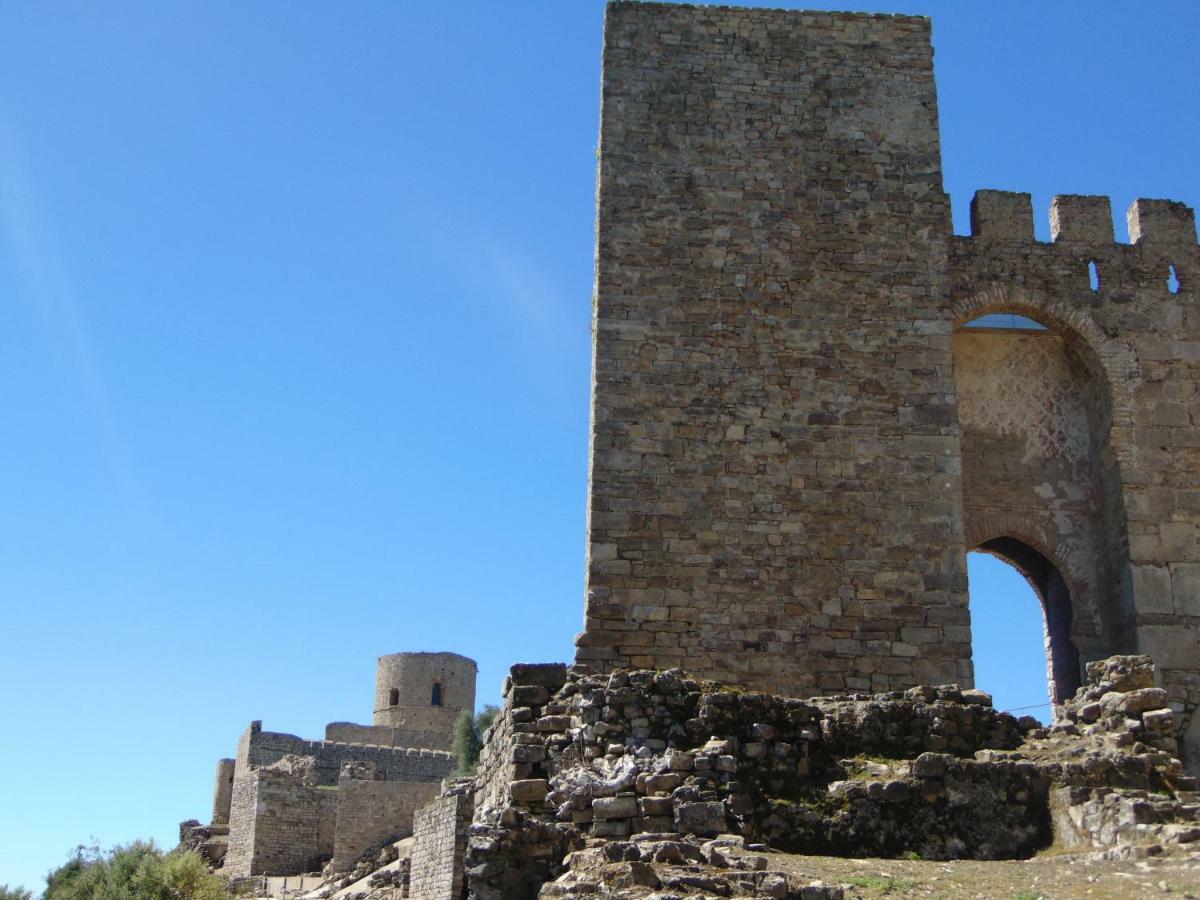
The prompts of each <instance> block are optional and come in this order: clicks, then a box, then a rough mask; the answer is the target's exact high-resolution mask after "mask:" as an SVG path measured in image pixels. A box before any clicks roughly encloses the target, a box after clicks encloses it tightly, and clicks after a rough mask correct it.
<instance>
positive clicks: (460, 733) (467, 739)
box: [453, 704, 500, 778]
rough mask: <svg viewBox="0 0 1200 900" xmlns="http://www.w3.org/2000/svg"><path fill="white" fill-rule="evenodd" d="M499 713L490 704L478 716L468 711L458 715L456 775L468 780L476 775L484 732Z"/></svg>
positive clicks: (455, 731) (498, 709)
mask: <svg viewBox="0 0 1200 900" xmlns="http://www.w3.org/2000/svg"><path fill="white" fill-rule="evenodd" d="M499 712H500V708H499V707H498V706H492V705H491V704H488V705H487V706H485V707H484V708H483V710H482V712H480V713H478V714H477V715H472V714H471V711H470V710H467V709H464V710H463V711H462V712H460V713H459V714H458V718H457V719H455V720H454V744H453V750H454V755H455V756H457V757H458V768H457V769H456V770H455V772H454V774H455V775H457V776H459V777H460V778H466V777H468V776H471V775H474V774H475V769H476V768H478V767H479V751H480V750H482V749H483V735H484V732H486V731H487V730H488V728H490V727H491V724H492V721H493V720H494V719H495V718H496V714H497V713H499Z"/></svg>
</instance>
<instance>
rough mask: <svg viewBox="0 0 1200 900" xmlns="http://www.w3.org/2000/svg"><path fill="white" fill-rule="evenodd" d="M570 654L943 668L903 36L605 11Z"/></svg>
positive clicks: (909, 85)
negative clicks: (588, 390) (585, 540)
mask: <svg viewBox="0 0 1200 900" xmlns="http://www.w3.org/2000/svg"><path fill="white" fill-rule="evenodd" d="M598 204H599V210H598V229H597V231H598V233H597V256H596V259H597V265H596V293H595V329H594V334H595V346H594V353H595V358H594V384H593V394H592V396H593V407H592V409H593V413H592V464H591V483H590V504H589V541H590V544H589V553H588V561H587V591H588V594H587V609H586V621H585V630H584V632H583V634H581V635H580V637H579V638H578V639H577V644H578V651H577V659H579V660H580V661H581V662H587V663H590V664H592V665H593V666H596V667H599V668H604V667H607V666H612V665H635V666H642V665H645V666H651V667H653V666H658V667H663V666H685V667H687V668H688V669H689V670H690V671H692V672H694V673H695V674H697V675H701V676H708V677H715V678H721V679H725V680H729V681H735V682H738V683H741V684H745V685H748V686H752V687H760V688H770V689H772V690H776V691H784V692H792V693H796V694H803V693H808V694H812V693H818V692H821V691H828V690H844V689H847V688H849V689H859V690H887V689H891V688H893V687H900V686H907V685H911V684H913V683H916V682H933V683H942V682H955V681H957V682H970V680H971V674H972V673H971V659H970V657H971V652H970V643H969V637H968V634H967V629H966V626H967V624H968V612H967V602H966V601H967V598H966V559H965V554H964V552H963V544H962V534H963V523H962V495H961V474H960V454H959V434H958V427H957V423H956V421H955V414H954V380H953V377H954V356H953V345H952V339H951V330H952V324H951V323H950V322H949V321H948V319H947V316H946V310H945V300H944V292H945V286H946V282H947V278H948V272H947V254H948V248H947V241H948V238H949V235H950V210H949V205H948V201H947V198H946V195H945V194H944V193H943V191H942V172H941V158H940V151H939V142H938V123H937V95H936V92H935V90H934V82H933V53H932V49H931V46H930V39H929V21H928V20H927V19H923V18H914V17H906V16H865V15H849V14H834V13H807V12H805V13H794V12H784V11H779V10H762V9H731V8H722V7H690V6H675V5H663V4H657V3H654V4H642V3H612V4H610V5H609V7H608V13H607V19H606V27H605V44H604V86H603V100H602V117H601V136H600V171H599V188H598Z"/></svg>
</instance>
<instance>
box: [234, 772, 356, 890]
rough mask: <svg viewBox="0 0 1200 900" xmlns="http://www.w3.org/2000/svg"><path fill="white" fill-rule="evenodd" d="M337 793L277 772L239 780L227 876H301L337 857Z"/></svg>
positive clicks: (242, 776)
mask: <svg viewBox="0 0 1200 900" xmlns="http://www.w3.org/2000/svg"><path fill="white" fill-rule="evenodd" d="M336 817H337V790H336V789H335V788H332V787H326V786H320V785H315V784H311V783H305V781H304V780H303V779H301V778H299V777H297V776H296V775H294V774H292V773H290V772H285V771H275V770H271V769H257V770H252V771H249V772H246V773H244V774H243V773H239V774H238V777H237V778H235V780H234V786H233V804H232V810H231V816H230V831H229V850H228V852H227V854H226V858H225V867H224V872H225V874H227V875H229V876H231V877H238V876H244V875H265V874H270V875H298V874H302V873H304V872H315V871H320V869H321V866H322V865H323V864H324V863H325V861H326V860H328V859H329V858H330V857H331V856H332V855H333V845H334V827H335V822H336Z"/></svg>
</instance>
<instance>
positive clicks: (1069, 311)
mask: <svg viewBox="0 0 1200 900" xmlns="http://www.w3.org/2000/svg"><path fill="white" fill-rule="evenodd" d="M997 312H1014V313H1018V314H1020V315H1024V316H1028V317H1029V318H1031V319H1034V320H1035V321H1037V322H1041V323H1042V324H1043V325H1045V326H1046V327H1047V328H1050V329H1051V330H1053V331H1055V332H1057V333H1058V334H1059V335H1061V336H1062V337H1063V338H1064V339H1066V340H1067V341H1069V342H1072V343H1077V344H1078V345H1079V347H1080V348H1081V349H1082V350H1083V351H1084V353H1085V354H1086V355H1090V356H1091V357H1092V358H1093V359H1094V360H1095V361H1096V362H1097V363H1098V369H1099V371H1100V373H1101V374H1103V376H1104V381H1105V385H1106V387H1107V389H1108V392H1109V395H1110V403H1111V408H1112V424H1111V427H1110V434H1109V442H1110V444H1111V445H1112V448H1113V452H1114V453H1115V454H1116V457H1117V459H1118V460H1119V461H1120V463H1121V465H1122V466H1123V467H1124V466H1126V465H1130V464H1132V462H1133V455H1132V449H1133V446H1134V444H1133V411H1134V387H1135V386H1136V384H1137V381H1138V379H1139V378H1140V370H1139V366H1138V361H1137V356H1136V355H1135V354H1134V353H1133V351H1132V350H1131V349H1130V348H1129V347H1127V346H1126V345H1124V344H1122V343H1119V342H1118V341H1115V340H1113V339H1112V338H1110V337H1109V336H1108V335H1107V334H1105V333H1104V331H1103V330H1102V329H1101V328H1100V326H1099V325H1097V324H1096V321H1095V319H1093V318H1092V317H1091V315H1090V314H1089V313H1088V311H1087V310H1086V309H1085V308H1082V307H1080V306H1079V305H1077V304H1073V303H1064V302H1062V301H1061V300H1056V299H1053V298H1051V297H1047V296H1046V295H1044V294H1041V293H1038V292H1035V291H1029V290H1026V289H1025V288H1023V287H1020V286H1009V285H993V286H992V287H989V288H986V289H985V290H982V291H979V292H977V293H974V294H971V295H969V296H967V297H964V298H963V299H961V300H959V301H957V302H956V303H954V304H953V306H951V316H952V318H953V321H954V326H955V327H956V328H957V327H959V326H962V325H964V324H966V323H967V322H970V321H971V320H973V319H977V318H979V317H980V316H985V315H988V314H989V313H997Z"/></svg>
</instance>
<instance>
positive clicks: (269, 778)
mask: <svg viewBox="0 0 1200 900" xmlns="http://www.w3.org/2000/svg"><path fill="white" fill-rule="evenodd" d="M932 56H933V54H932V47H931V44H930V25H929V21H928V20H927V19H924V18H917V17H910V16H875V15H861V14H840V13H813V12H786V11H779V10H762V9H746V8H724V7H692V6H681V5H675V4H662V3H634V2H612V3H610V4H609V6H608V9H607V14H606V23H605V41H604V62H603V64H604V76H603V106H602V117H601V140H600V165H599V175H598V191H597V196H598V215H597V253H596V288H595V297H594V345H593V350H594V359H593V391H592V433H591V466H590V473H589V507H588V546H587V597H586V608H585V619H584V629H583V631H582V633H580V634H579V635H578V637H577V639H576V646H577V650H576V659H575V665H573V666H570V667H568V666H566V665H563V664H545V665H533V664H518V665H515V666H513V667H512V670H511V675H510V678H509V679H508V680H507V681H506V682H505V685H504V697H505V706H504V708H503V709H502V710H501V711H500V713H499V715H498V716H497V718H496V720H495V723H494V724H493V726H492V727H491V729H490V730H489V731H488V733H487V736H486V742H485V746H484V749H483V753H482V756H481V760H480V768H479V771H478V773H477V775H476V776H475V778H474V779H472V780H470V781H460V782H455V783H448V784H445V785H443V786H442V788H441V790H440V792H439V787H438V785H439V783H441V782H442V779H443V778H444V777H445V776H447V775H448V774H449V773H450V771H451V769H452V768H453V765H454V760H453V757H452V756H451V755H450V754H449V753H447V752H446V749H447V747H448V746H449V743H448V742H449V729H450V726H451V724H452V722H453V719H454V712H455V711H457V710H460V709H472V708H473V705H474V679H475V667H474V663H472V662H471V661H470V660H467V659H465V658H464V657H459V656H456V655H454V654H397V655H394V656H389V657H382V658H381V659H380V663H379V670H378V676H377V683H376V691H375V705H374V709H375V713H374V722H373V724H372V725H355V724H350V723H333V724H331V725H329V726H328V729H327V732H326V739H325V740H324V741H302V740H300V739H299V738H296V737H293V736H290V735H280V734H272V733H268V732H263V731H262V730H261V727H260V726H259V723H254V724H252V725H251V727H250V729H249V730H248V731H247V732H246V734H245V735H243V737H242V740H241V743H240V744H239V748H238V755H237V759H236V760H222V761H221V763H220V765H219V767H218V775H217V788H216V792H215V799H214V813H213V826H211V827H210V828H209V829H208V834H206V835H204V836H205V837H208V838H209V839H210V840H211V841H213V842H215V843H219V842H220V841H219V839H220V837H221V834H220V830H221V828H222V827H225V828H226V829H227V832H228V850H227V851H226V852H225V871H226V872H227V873H229V874H233V875H240V874H246V875H250V874H259V873H267V874H286V873H290V872H303V871H312V870H313V867H319V865H320V864H322V863H323V862H324V861H325V860H332V862H333V869H334V870H335V871H344V870H345V869H347V868H348V867H350V866H351V865H352V864H353V862H354V860H356V859H359V858H361V857H362V855H363V854H364V853H368V854H369V853H370V852H372V851H373V850H376V849H378V848H379V847H381V846H382V845H384V844H386V843H387V842H388V841H391V840H394V839H395V838H396V837H403V836H404V835H406V834H410V833H411V834H413V835H414V838H415V843H414V844H413V847H412V856H411V860H405V864H406V866H408V867H407V868H405V869H404V870H403V871H404V872H405V873H407V874H405V875H404V877H403V878H401V874H400V873H401V870H400V869H399V868H397V869H395V870H394V871H393V873H392V874H391V875H389V878H391V879H392V880H390V881H389V880H385V881H382V882H380V884H382V885H384V887H381V888H379V890H380V891H384V893H382V894H379V896H389V897H401V896H411V897H419V898H439V900H441V898H447V900H459V898H460V897H462V896H465V895H469V896H470V897H472V898H476V900H514V898H532V897H535V896H543V897H573V896H584V895H587V896H595V895H607V894H606V893H605V890H606V889H607V888H606V886H607V885H608V883H609V882H613V881H614V879H615V880H616V881H617V882H618V883H620V884H621V885H622V886H623V887H628V888H629V891H630V892H629V893H626V894H622V896H631V897H632V896H638V897H644V896H649V895H650V894H649V892H650V891H651V890H653V889H656V888H657V887H660V886H663V887H666V888H669V889H675V888H680V889H681V890H683V889H687V890H691V888H692V887H695V884H696V882H695V878H696V877H700V876H697V875H696V871H697V870H698V867H700V866H703V865H707V866H709V867H710V869H721V870H722V872H723V873H724V874H718V875H713V874H712V873H711V872H710V871H709V870H705V872H704V873H703V877H704V878H707V879H709V880H708V881H707V882H705V883H706V884H710V885H714V886H720V891H724V893H721V894H720V895H722V896H733V895H737V896H773V897H800V896H804V897H825V898H834V897H840V896H841V894H840V892H839V891H838V890H835V889H833V888H830V889H829V890H826V889H825V888H824V887H821V888H815V887H811V886H804V887H801V886H797V885H796V884H795V878H794V877H792V876H789V875H787V874H786V873H782V874H781V873H772V872H767V871H765V866H766V865H767V863H766V861H765V859H764V860H762V864H761V865H760V864H759V863H758V862H754V863H753V864H746V865H743V864H742V863H739V862H738V860H737V859H735V858H734V854H733V851H734V849H737V848H739V847H741V846H754V845H753V844H746V842H747V841H752V842H761V845H762V846H764V847H765V846H767V845H769V846H770V847H774V848H783V849H792V850H796V851H797V852H810V853H811V852H820V853H831V854H840V855H848V856H861V855H870V854H874V855H880V856H888V855H892V856H897V855H901V854H905V853H917V854H919V855H921V856H922V857H923V858H925V859H961V858H973V859H1001V858H1003V859H1011V858H1025V857H1028V856H1029V855H1031V854H1033V853H1036V852H1037V851H1039V850H1041V849H1044V848H1045V847H1047V846H1049V845H1050V844H1051V843H1052V842H1054V843H1056V844H1058V845H1059V846H1063V847H1072V848H1078V847H1101V848H1112V847H1116V846H1117V845H1121V844H1127V845H1130V846H1132V845H1137V846H1139V847H1144V846H1145V844H1146V842H1147V841H1152V840H1153V841H1159V842H1161V843H1160V844H1159V845H1156V846H1157V847H1158V851H1157V852H1161V851H1162V848H1163V846H1167V845H1171V844H1190V843H1192V842H1195V841H1197V840H1200V790H1198V787H1200V785H1198V784H1197V780H1196V778H1195V777H1193V775H1191V774H1188V773H1187V772H1185V771H1184V768H1183V764H1182V763H1181V761H1180V759H1179V757H1180V756H1182V757H1183V759H1184V761H1185V762H1187V763H1188V764H1189V766H1190V768H1191V770H1192V771H1193V772H1195V770H1196V769H1197V768H1200V716H1197V715H1196V710H1197V706H1198V705H1200V654H1198V653H1197V651H1198V650H1200V479H1198V478H1197V476H1198V475H1200V393H1198V392H1197V365H1198V364H1200V317H1198V314H1197V313H1196V311H1195V309H1194V308H1193V307H1194V304H1195V300H1196V295H1195V285H1194V280H1195V279H1196V278H1197V277H1200V250H1198V248H1197V241H1196V229H1195V219H1194V214H1193V212H1192V210H1191V209H1189V208H1187V207H1186V206H1184V205H1183V204H1180V203H1175V202H1172V201H1167V200H1137V201H1135V202H1134V203H1133V205H1132V206H1131V207H1130V209H1129V211H1128V215H1127V223H1128V231H1129V243H1127V244H1125V243H1117V242H1116V241H1115V236H1114V230H1113V225H1112V213H1111V209H1110V204H1109V201H1108V199H1107V198H1105V197H1098V196H1059V197H1056V198H1055V200H1054V202H1053V204H1052V207H1051V209H1050V225H1051V238H1052V239H1051V241H1049V242H1041V241H1038V240H1036V239H1035V237H1034V230H1033V210H1032V207H1031V201H1030V197H1029V195H1028V194H1020V193H1011V192H1003V191H990V190H984V191H980V192H978V193H977V194H976V196H975V199H974V201H973V203H972V206H971V230H972V233H971V235H970V236H958V235H955V234H954V233H953V231H952V228H951V218H950V206H949V200H948V198H947V196H946V194H945V192H944V190H943V187H942V172H941V163H940V146H939V144H940V139H939V132H938V118H937V96H936V90H935V86H934V78H933V65H932ZM997 314H1003V315H1004V316H1005V317H1004V318H1001V319H999V320H997V319H996V318H995V317H996V316H997ZM997 324H998V325H999V326H1000V327H997ZM972 550H982V551H984V552H988V553H992V554H995V555H997V556H1000V557H1002V558H1004V559H1006V560H1007V561H1009V562H1010V563H1012V564H1013V565H1014V566H1015V567H1016V568H1017V569H1018V570H1019V571H1021V572H1022V574H1024V575H1025V577H1026V578H1027V580H1029V582H1030V583H1031V585H1033V587H1034V588H1035V590H1036V592H1037V593H1038V595H1039V597H1040V599H1041V602H1042V605H1043V609H1044V612H1045V617H1046V633H1047V655H1048V667H1049V674H1050V680H1051V686H1052V693H1053V699H1054V701H1055V703H1056V713H1058V721H1056V722H1055V723H1054V724H1053V725H1052V726H1050V727H1048V728H1046V727H1042V726H1041V724H1040V723H1038V722H1037V721H1035V720H1033V719H1030V718H1027V717H1026V718H1023V719H1020V720H1018V719H1015V718H1014V717H1013V716H1010V715H1008V714H1006V713H1003V712H998V711H996V710H994V709H992V708H991V700H990V698H989V697H988V696H987V695H986V694H983V693H982V692H979V691H975V690H972V689H971V685H972V680H973V671H972V666H971V640H972V634H971V622H970V616H969V612H968V606H967V583H966V555H967V553H968V552H969V551H972ZM1134 654H1140V655H1134ZM729 685H732V686H735V687H736V688H737V689H736V690H728V689H727V686H729ZM1077 689H1078V690H1077ZM417 748H422V749H417ZM201 830H203V829H201ZM731 832H732V834H733V836H732V837H731V836H730V833H731ZM710 839H712V840H710ZM739 841H740V842H741V844H740V845H739V843H738V842H739ZM1146 852H1147V853H1148V852H1149V851H1146ZM396 862H397V864H398V862H399V860H397V861H396ZM688 866H691V870H688V871H684V872H683V874H680V871H681V870H682V869H687V867H688ZM673 867H682V869H680V868H673ZM722 867H723V868H722ZM620 879H626V880H625V881H624V882H620ZM672 879H674V880H672ZM688 879H692V880H691V881H689V880H688ZM721 879H724V880H721ZM681 886H682V887H681ZM343 887H344V885H343ZM347 889H349V888H347ZM720 891H717V890H716V888H715V887H714V892H716V893H720ZM739 892H740V893H739Z"/></svg>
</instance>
